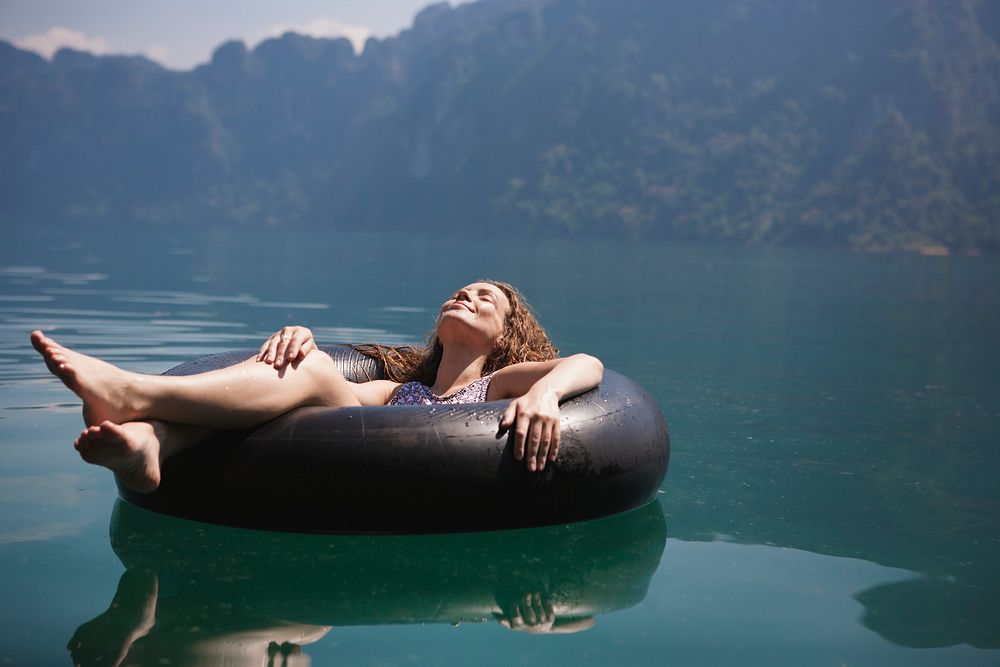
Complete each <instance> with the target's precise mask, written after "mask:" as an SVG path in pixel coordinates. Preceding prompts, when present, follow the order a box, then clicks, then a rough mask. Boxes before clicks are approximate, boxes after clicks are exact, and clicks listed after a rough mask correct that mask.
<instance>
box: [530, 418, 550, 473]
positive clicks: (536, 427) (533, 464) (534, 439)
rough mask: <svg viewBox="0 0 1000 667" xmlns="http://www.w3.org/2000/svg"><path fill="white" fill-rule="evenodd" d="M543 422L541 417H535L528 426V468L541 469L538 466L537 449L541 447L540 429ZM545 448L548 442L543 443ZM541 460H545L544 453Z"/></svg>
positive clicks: (542, 426)
mask: <svg viewBox="0 0 1000 667" xmlns="http://www.w3.org/2000/svg"><path fill="white" fill-rule="evenodd" d="M544 426H545V424H544V423H543V422H542V420H541V419H539V418H535V419H532V420H531V425H530V426H529V427H528V451H527V455H528V470H541V468H539V467H538V459H539V450H540V449H541V448H542V430H543V428H544ZM545 448H546V449H547V448H548V443H547V442H546V443H545ZM541 460H542V461H543V462H544V461H545V455H544V453H543V454H542V455H541Z"/></svg>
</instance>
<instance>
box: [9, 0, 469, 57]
mask: <svg viewBox="0 0 1000 667" xmlns="http://www.w3.org/2000/svg"><path fill="white" fill-rule="evenodd" d="M433 3H434V0H367V1H365V0H285V1H284V2H276V1H275V0H0V39H2V40H4V41H7V42H11V43H12V44H14V45H15V46H17V47H18V48H22V49H27V50H30V51H35V52H36V53H39V54H40V55H42V56H45V57H46V58H51V57H52V55H53V54H54V53H55V52H56V51H57V50H58V49H59V48H62V47H64V46H68V47H70V48H74V49H77V50H80V51H90V52H91V53H95V54H109V53H116V54H117V53H124V54H130V55H136V54H141V55H144V56H146V57H148V58H150V59H152V60H155V61H157V62H159V63H161V64H163V65H165V66H167V67H170V68H171V69H182V70H186V69H191V68H192V67H194V66H196V65H199V64H202V63H205V62H208V60H209V58H210V57H211V54H212V51H214V50H215V48H216V47H217V46H219V45H220V44H221V43H223V42H225V41H228V40H231V39H241V40H243V41H244V42H246V43H247V46H249V47H253V46H255V45H256V44H258V43H259V42H260V41H262V40H264V39H266V38H268V37H276V36H278V35H280V34H282V33H284V32H287V31H288V30H293V31H295V32H298V33H301V34H306V35H312V36H315V37H341V36H342V37H347V38H348V39H350V40H351V42H352V43H353V44H354V48H355V50H356V51H359V52H360V51H361V49H362V47H363V45H364V41H365V39H367V38H368V37H369V36H372V37H387V36H390V35H395V34H397V33H399V32H400V31H401V30H403V29H405V28H408V27H409V26H410V25H412V23H413V17H414V15H416V13H417V12H418V11H420V9H422V8H423V7H425V6H427V5H429V4H433ZM451 4H452V5H453V6H454V5H455V4H457V3H456V2H451Z"/></svg>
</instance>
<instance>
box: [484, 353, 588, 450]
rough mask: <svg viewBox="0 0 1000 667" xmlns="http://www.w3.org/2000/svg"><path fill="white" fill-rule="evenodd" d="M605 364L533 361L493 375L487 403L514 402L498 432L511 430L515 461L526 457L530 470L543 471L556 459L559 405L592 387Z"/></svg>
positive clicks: (582, 359)
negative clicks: (502, 399) (508, 399)
mask: <svg viewBox="0 0 1000 667" xmlns="http://www.w3.org/2000/svg"><path fill="white" fill-rule="evenodd" d="M603 377H604V364H602V363H601V361H600V360H599V359H597V358H596V357H592V356H590V355H589V354H574V355H573V356H571V357H566V358H564V359H553V360H551V361H532V362H525V363H521V364H514V365H513V366H508V367H506V368H502V369H500V370H499V371H497V372H496V374H495V375H494V376H493V380H492V382H490V389H489V392H488V394H487V396H486V398H487V400H491V401H492V400H497V399H501V398H512V399H513V400H512V401H511V402H510V405H509V406H507V409H506V410H505V411H504V413H503V417H502V418H501V419H500V428H502V429H508V428H510V427H511V426H513V427H514V433H515V438H514V458H515V460H518V461H520V460H521V459H522V458H524V456H525V454H527V457H528V460H527V464H528V470H542V469H544V468H545V462H546V460H548V461H555V460H556V456H558V454H559V402H560V401H562V400H564V399H567V398H570V397H572V396H576V395H577V394H582V393H583V392H585V391H589V390H591V389H593V388H594V387H596V386H597V385H598V384H600V382H601V378H603Z"/></svg>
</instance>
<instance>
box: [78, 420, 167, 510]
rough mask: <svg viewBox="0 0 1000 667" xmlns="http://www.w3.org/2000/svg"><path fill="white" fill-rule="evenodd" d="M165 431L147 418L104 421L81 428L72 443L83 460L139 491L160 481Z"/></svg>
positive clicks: (150, 488)
mask: <svg viewBox="0 0 1000 667" xmlns="http://www.w3.org/2000/svg"><path fill="white" fill-rule="evenodd" d="M165 437H166V433H165V431H158V430H157V429H156V427H155V426H154V425H153V424H152V423H150V422H128V423H125V424H116V423H114V422H111V421H104V422H102V423H101V424H99V425H97V426H90V427H89V428H87V429H85V430H84V431H83V432H82V433H81V434H80V437H79V438H77V439H76V442H74V443H73V446H74V447H76V451H78V452H80V456H81V457H82V458H83V460H84V461H86V462H87V463H93V464H95V465H99V466H104V467H105V468H108V469H109V470H111V472H113V473H114V474H115V476H116V477H118V479H120V480H121V482H122V484H124V485H125V486H127V487H128V488H130V489H132V490H133V491H137V492H139V493H150V492H152V491H155V490H156V487H158V486H159V485H160V449H161V444H162V440H163V439H164V438H165Z"/></svg>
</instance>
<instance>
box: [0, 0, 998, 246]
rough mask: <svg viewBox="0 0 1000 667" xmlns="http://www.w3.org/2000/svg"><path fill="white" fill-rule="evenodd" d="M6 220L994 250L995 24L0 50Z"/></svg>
mask: <svg viewBox="0 0 1000 667" xmlns="http://www.w3.org/2000/svg"><path fill="white" fill-rule="evenodd" d="M0 87H2V93H0V150H2V152H3V156H4V159H3V160H2V162H0V165H2V166H0V170H2V172H0V175H2V178H0V221H2V222H3V224H8V225H9V224H14V223H15V222H18V223H22V224H23V223H25V222H28V223H30V224H38V225H55V224H89V223H95V222H101V221H105V222H110V223H112V224H144V223H164V224H195V225H233V224H250V225H252V224H273V225H293V224H294V225H315V226H324V227H335V228H343V229H358V228H366V229H367V228H374V229H405V230H413V231H419V232H434V231H440V230H445V229H454V228H455V226H456V225H462V226H463V228H464V229H467V230H469V231H470V232H474V231H486V230H491V229H501V230H515V231H523V232H527V231H534V232H540V233H545V234H555V235H560V234H566V233H570V234H581V235H613V236H628V237H642V238H646V237H650V238H652V237H657V238H678V239H725V240H728V241H736V242H740V243H783V242H784V243H810V244H823V245H835V246H844V247H857V248H865V249H899V248H905V249H924V250H928V249H930V250H937V251H941V252H944V251H946V250H947V251H951V252H996V251H997V250H998V249H1000V187H998V186H1000V3H996V2H989V1H983V2H977V1H976V0H937V1H934V0H927V1H924V2H911V1H909V0H905V1H904V0H886V1H884V2H860V1H853V0H848V1H841V2H816V3H813V2H801V1H799V0H730V1H727V2H708V3H701V2H694V1H689V2H621V1H620V0H481V1H480V2H477V3H474V4H468V5H462V6H460V7H457V8H450V7H449V6H448V5H447V4H442V5H436V6H431V7H428V8H427V9H425V10H424V11H422V12H421V13H420V14H418V16H417V17H416V19H415V21H414V24H413V27H412V29H410V30H407V31H404V32H403V33H401V34H400V35H398V36H397V37H393V38H389V39H384V40H374V39H373V40H369V42H368V43H367V45H366V48H365V50H364V52H363V53H362V54H361V55H360V56H359V55H355V53H354V51H353V49H352V47H351V45H350V43H349V42H348V41H347V40H344V39H339V40H328V39H313V38H308V37H303V36H299V35H295V34H286V35H285V36H283V37H281V38H280V39H275V40H269V41H266V42H264V43H262V44H260V45H259V46H258V47H257V48H256V49H254V50H253V51H248V50H247V49H246V48H245V47H244V46H243V44H242V43H239V42H230V43H227V44H223V45H222V46H220V47H219V48H218V50H217V51H216V52H215V54H214V55H213V58H212V60H211V62H210V63H208V64H206V65H204V66H201V67H198V68H196V69H194V70H191V71H187V72H178V71H172V70H167V69H164V68H162V67H160V66H159V65H157V64H155V63H153V62H151V61H149V60H146V59H143V58H139V57H118V56H106V57H94V56H91V55H89V54H85V53H80V52H75V51H69V50H63V51H61V52H59V53H58V54H56V56H55V58H54V59H53V61H52V62H47V61H45V60H43V59H42V58H40V57H38V56H36V55H34V54H32V53H29V52H26V51H21V50H18V49H16V48H14V47H13V46H11V45H9V44H7V43H4V42H0Z"/></svg>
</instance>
